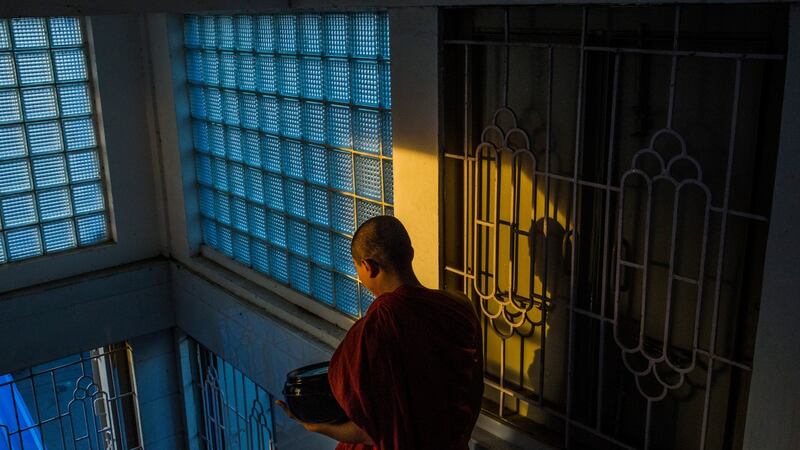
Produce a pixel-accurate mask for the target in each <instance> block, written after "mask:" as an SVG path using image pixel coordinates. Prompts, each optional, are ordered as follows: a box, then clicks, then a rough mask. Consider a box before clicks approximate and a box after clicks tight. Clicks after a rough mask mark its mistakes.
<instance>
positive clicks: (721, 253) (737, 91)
mask: <svg viewBox="0 0 800 450" xmlns="http://www.w3.org/2000/svg"><path fill="white" fill-rule="evenodd" d="M741 81H742V60H741V59H737V60H736V81H735V83H734V88H733V89H734V90H733V112H732V113H731V132H730V140H729V143H728V163H727V166H726V168H725V194H724V197H723V201H722V224H721V225H720V235H719V250H718V257H717V273H716V282H715V286H714V307H713V312H712V314H711V338H710V339H709V345H708V355H709V360H708V373H707V374H706V393H705V400H704V406H703V425H702V428H701V432H700V449H701V450H703V449H705V447H706V435H707V433H708V410H709V406H710V403H711V382H712V375H713V373H714V356H715V351H716V346H717V320H718V318H719V317H718V315H719V297H720V292H721V289H722V268H723V266H724V262H725V236H726V234H727V227H728V204H729V202H730V194H731V177H732V174H731V172H732V168H733V153H734V149H735V147H736V126H737V121H738V118H739V97H740V95H741Z"/></svg>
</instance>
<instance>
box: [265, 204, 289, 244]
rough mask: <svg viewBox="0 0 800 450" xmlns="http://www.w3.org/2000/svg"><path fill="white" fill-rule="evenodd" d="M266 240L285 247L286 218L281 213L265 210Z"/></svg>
mask: <svg viewBox="0 0 800 450" xmlns="http://www.w3.org/2000/svg"><path fill="white" fill-rule="evenodd" d="M267 241H269V243H270V244H272V245H276V246H278V247H282V248H286V218H285V216H284V215H283V214H282V213H279V212H275V211H267Z"/></svg>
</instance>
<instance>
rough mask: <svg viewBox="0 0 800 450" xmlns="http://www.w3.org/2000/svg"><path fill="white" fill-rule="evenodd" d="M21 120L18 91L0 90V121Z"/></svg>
mask: <svg viewBox="0 0 800 450" xmlns="http://www.w3.org/2000/svg"><path fill="white" fill-rule="evenodd" d="M21 120H22V109H21V108H20V103H19V91H17V90H14V89H12V90H5V91H0V123H12V122H19V121H21Z"/></svg>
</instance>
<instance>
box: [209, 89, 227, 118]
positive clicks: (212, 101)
mask: <svg viewBox="0 0 800 450" xmlns="http://www.w3.org/2000/svg"><path fill="white" fill-rule="evenodd" d="M205 99H206V116H207V117H208V120H210V121H212V122H217V123H221V122H222V118H223V111H224V107H223V105H222V91H220V90H219V89H217V88H206V95H205Z"/></svg>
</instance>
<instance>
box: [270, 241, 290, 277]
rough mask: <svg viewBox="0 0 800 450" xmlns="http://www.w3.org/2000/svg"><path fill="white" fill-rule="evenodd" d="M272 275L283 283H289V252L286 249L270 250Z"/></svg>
mask: <svg viewBox="0 0 800 450" xmlns="http://www.w3.org/2000/svg"><path fill="white" fill-rule="evenodd" d="M269 266H270V275H271V276H272V278H273V279H275V280H277V281H280V282H281V283H284V284H286V283H289V254H288V253H286V251H285V250H281V249H277V248H271V249H270V250H269Z"/></svg>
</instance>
